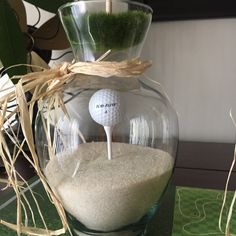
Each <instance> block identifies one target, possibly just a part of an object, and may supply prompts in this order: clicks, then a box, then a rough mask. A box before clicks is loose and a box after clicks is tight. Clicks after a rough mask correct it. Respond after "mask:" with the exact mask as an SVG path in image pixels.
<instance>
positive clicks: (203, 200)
mask: <svg viewBox="0 0 236 236" xmlns="http://www.w3.org/2000/svg"><path fill="white" fill-rule="evenodd" d="M233 152H234V145H233V144H222V143H221V144H219V143H201V142H185V141H182V142H180V143H179V148H178V155H177V161H176V165H175V170H174V174H173V183H174V185H177V186H184V187H177V191H176V192H175V194H173V191H172V193H171V194H169V197H168V196H167V197H166V199H165V200H166V203H163V207H162V210H161V209H160V211H159V214H157V216H156V217H155V218H154V220H153V222H152V224H151V225H150V233H149V234H148V235H150V236H157V235H160V236H170V235H172V236H184V235H196V233H197V232H198V233H199V232H200V233H201V235H203V234H204V235H207V234H209V233H210V234H211V235H216V236H218V235H223V234H220V232H219V230H218V225H217V224H218V223H217V220H218V216H219V209H220V207H221V202H222V195H223V192H222V191H220V189H223V188H224V186H225V182H226V178H227V174H228V170H229V168H230V165H231V162H232V159H233ZM0 166H1V163H0ZM17 166H18V170H19V171H20V172H21V173H22V174H23V175H24V177H25V178H31V177H32V176H33V175H34V172H33V169H32V168H30V167H29V166H28V164H27V163H26V162H25V161H24V160H20V161H19V163H17ZM234 175H235V170H234V171H233V178H232V181H231V182H230V189H235V188H236V186H235V185H236V180H235V178H234ZM2 177H6V176H5V175H4V171H3V168H1V167H0V178H2ZM2 186H3V185H2ZM0 187H1V185H0ZM187 187H191V188H187ZM193 187H194V188H193ZM196 187H198V188H201V189H196ZM202 188H203V189H202ZM209 189H217V190H209ZM8 194H9V193H8V192H7V191H4V192H2V191H0V200H2V199H4V198H6V197H7V195H8ZM231 197H232V194H231V195H229V199H230V198H231ZM0 203H1V201H0ZM172 203H173V207H174V206H175V211H174V228H173V231H172V230H171V226H172V220H173V214H172V213H171V214H167V213H168V212H170V211H166V209H165V208H166V206H167V207H171V204H172ZM228 204H229V203H228ZM5 210H6V211H7V212H3V211H1V210H0V218H1V217H2V215H4V216H5V217H6V218H7V217H10V218H11V217H12V210H11V209H8V208H6V209H4V211H5ZM13 213H14V212H13ZM164 215H166V216H165V217H166V220H165V223H164V226H162V227H159V226H158V222H159V223H160V220H159V219H160V216H161V217H162V218H163V217H164ZM49 218H50V219H51V218H55V217H50V216H49ZM234 218H235V219H236V217H234ZM170 222H171V223H170ZM52 223H53V224H54V225H55V224H57V223H55V222H54V221H53V222H52ZM165 224H166V225H165ZM232 225H233V226H232V227H233V229H234V228H235V229H236V223H235V222H233V223H232ZM167 229H168V230H169V231H170V233H167V231H168V230H167ZM1 230H5V231H4V236H8V235H9V236H13V235H16V234H15V233H13V232H12V231H9V230H8V229H5V228H4V227H0V235H3V233H2V232H3V231H1ZM158 230H159V231H160V232H159V231H158ZM161 230H162V231H163V230H164V231H163V232H165V233H163V232H161ZM171 231H172V233H171Z"/></svg>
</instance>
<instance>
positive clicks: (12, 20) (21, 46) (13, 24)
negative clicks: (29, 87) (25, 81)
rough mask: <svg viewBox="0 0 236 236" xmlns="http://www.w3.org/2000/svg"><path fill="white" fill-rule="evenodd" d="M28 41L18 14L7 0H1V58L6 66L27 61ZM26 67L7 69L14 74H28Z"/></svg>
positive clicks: (10, 73)
mask: <svg viewBox="0 0 236 236" xmlns="http://www.w3.org/2000/svg"><path fill="white" fill-rule="evenodd" d="M26 55H27V52H26V43H25V40H24V35H23V33H22V32H21V29H20V26H19V23H18V21H17V19H16V16H15V14H14V12H13V10H12V8H11V7H10V5H9V4H8V2H7V1H6V0H0V60H1V62H2V64H3V66H4V67H5V68H7V67H9V66H12V65H16V64H22V63H26V62H27V56H26ZM26 72H27V70H26V68H25V67H15V68H12V69H10V70H8V71H7V73H8V74H9V75H10V76H12V75H20V74H26Z"/></svg>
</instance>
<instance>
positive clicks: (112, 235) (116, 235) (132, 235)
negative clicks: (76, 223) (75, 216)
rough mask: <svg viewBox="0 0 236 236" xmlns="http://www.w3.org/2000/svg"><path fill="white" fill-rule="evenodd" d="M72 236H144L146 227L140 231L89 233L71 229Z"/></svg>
mask: <svg viewBox="0 0 236 236" xmlns="http://www.w3.org/2000/svg"><path fill="white" fill-rule="evenodd" d="M72 231H73V232H72V234H73V236H91V235H92V236H145V235H146V229H144V230H141V231H136V232H133V231H131V230H126V231H120V232H109V233H104V232H103V233H94V232H93V233H91V232H80V231H78V230H75V229H72Z"/></svg>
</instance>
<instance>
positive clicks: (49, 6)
mask: <svg viewBox="0 0 236 236" xmlns="http://www.w3.org/2000/svg"><path fill="white" fill-rule="evenodd" d="M26 2H28V3H31V4H33V5H35V6H37V7H39V8H42V9H44V10H46V11H49V12H53V13H57V10H58V8H59V7H60V6H61V5H63V4H65V3H68V2H73V0H26Z"/></svg>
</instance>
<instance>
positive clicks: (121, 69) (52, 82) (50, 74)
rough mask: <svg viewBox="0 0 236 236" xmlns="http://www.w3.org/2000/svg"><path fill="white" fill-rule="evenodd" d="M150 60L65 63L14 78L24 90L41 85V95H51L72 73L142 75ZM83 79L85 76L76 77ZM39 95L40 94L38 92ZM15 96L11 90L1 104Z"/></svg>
mask: <svg viewBox="0 0 236 236" xmlns="http://www.w3.org/2000/svg"><path fill="white" fill-rule="evenodd" d="M151 64H152V63H151V62H150V61H141V60H140V59H139V58H135V59H131V60H125V61H121V62H116V61H95V62H76V63H73V64H70V63H63V64H62V65H59V66H57V67H55V68H53V69H43V70H42V71H39V72H33V73H29V74H26V75H24V76H14V77H13V78H14V79H20V81H19V83H21V84H22V86H23V90H24V92H28V91H32V90H34V89H35V88H36V87H40V88H41V90H44V91H45V92H42V93H41V94H40V96H37V97H36V98H35V99H36V100H37V99H39V97H44V96H46V95H51V94H52V93H53V92H54V91H57V90H58V89H60V88H61V87H62V85H63V84H65V83H68V82H69V80H70V79H71V76H72V75H75V74H81V75H89V76H99V77H104V78H109V77H113V76H116V77H125V78H132V77H136V76H138V75H141V74H143V73H144V72H145V70H146V69H147V68H149V67H150V66H151ZM76 78H77V79H79V80H83V79H84V77H83V76H77V77H76ZM38 95H39V94H38ZM14 97H15V92H14V91H12V92H9V93H8V94H6V95H5V96H3V97H1V98H0V104H3V103H4V101H5V100H6V99H7V98H8V99H9V100H11V99H13V98H14Z"/></svg>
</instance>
